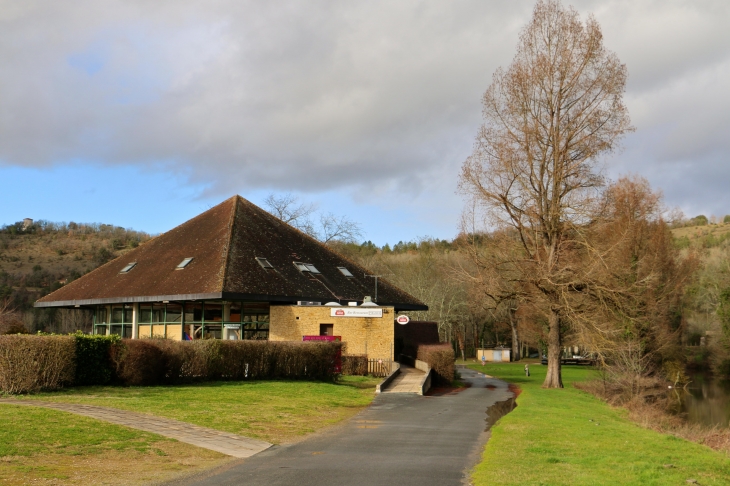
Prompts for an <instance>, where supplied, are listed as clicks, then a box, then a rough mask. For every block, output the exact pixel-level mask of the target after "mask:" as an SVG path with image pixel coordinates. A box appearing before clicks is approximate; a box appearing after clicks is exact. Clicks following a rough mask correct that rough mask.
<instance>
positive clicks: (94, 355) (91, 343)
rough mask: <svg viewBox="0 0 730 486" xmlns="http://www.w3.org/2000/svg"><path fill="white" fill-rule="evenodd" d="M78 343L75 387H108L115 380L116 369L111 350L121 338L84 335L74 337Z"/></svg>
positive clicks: (77, 334) (79, 333)
mask: <svg viewBox="0 0 730 486" xmlns="http://www.w3.org/2000/svg"><path fill="white" fill-rule="evenodd" d="M73 337H74V340H75V341H76V377H75V378H74V384H75V385H106V384H107V383H109V382H111V381H112V379H113V378H114V367H113V366H112V363H111V361H110V359H109V357H110V352H111V348H112V346H113V345H115V344H116V343H118V342H119V336H116V335H112V336H100V335H90V334H84V333H82V332H81V331H78V332H76V334H74V335H73Z"/></svg>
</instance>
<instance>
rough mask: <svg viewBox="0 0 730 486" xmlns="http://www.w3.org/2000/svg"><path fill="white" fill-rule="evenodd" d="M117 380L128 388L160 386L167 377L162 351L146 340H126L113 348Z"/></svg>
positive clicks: (112, 357) (113, 361) (112, 356)
mask: <svg viewBox="0 0 730 486" xmlns="http://www.w3.org/2000/svg"><path fill="white" fill-rule="evenodd" d="M111 360H112V363H113V364H114V367H115V370H114V371H115V372H116V376H117V378H118V379H119V380H120V382H121V383H122V384H124V385H127V386H149V385H159V384H161V383H162V381H163V379H164V377H165V369H164V366H163V364H164V358H163V353H162V350H161V349H160V347H159V346H156V343H154V342H152V341H148V340H146V339H142V340H139V339H125V340H124V341H122V342H120V343H116V344H114V345H113V346H112V348H111Z"/></svg>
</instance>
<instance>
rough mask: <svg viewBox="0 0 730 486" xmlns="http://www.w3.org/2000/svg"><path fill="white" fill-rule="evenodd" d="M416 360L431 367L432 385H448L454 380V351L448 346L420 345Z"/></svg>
mask: <svg viewBox="0 0 730 486" xmlns="http://www.w3.org/2000/svg"><path fill="white" fill-rule="evenodd" d="M416 358H417V359H420V360H421V361H425V362H426V363H428V366H430V367H431V369H432V370H433V372H434V377H433V378H434V384H439V385H450V384H451V382H452V381H453V380H454V350H453V349H452V347H451V346H450V345H449V344H422V345H420V346H418V353H417V355H416Z"/></svg>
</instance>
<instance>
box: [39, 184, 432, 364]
mask: <svg viewBox="0 0 730 486" xmlns="http://www.w3.org/2000/svg"><path fill="white" fill-rule="evenodd" d="M369 273H370V272H369V271H368V270H367V269H365V268H363V267H360V266H359V265H356V264H355V263H354V262H352V261H350V260H348V259H346V258H345V257H343V256H341V255H339V254H338V253H336V252H334V251H332V250H331V249H329V248H328V247H326V246H325V245H323V244H321V243H320V242H318V241H316V240H315V239H313V238H311V237H309V236H308V235H306V234H304V233H302V232H301V231H299V230H297V229H295V228H293V227H291V226H289V225H287V224H285V223H283V222H282V221H281V220H279V219H278V218H276V217H274V216H272V215H271V214H269V213H268V212H266V211H264V210H263V209H261V208H259V207H257V206H255V205H254V204H252V203H250V202H249V201H247V200H245V199H243V198H242V197H240V196H235V197H232V198H230V199H228V200H226V201H224V202H222V203H221V204H219V205H218V206H215V207H213V208H211V209H209V210H208V211H206V212H204V213H202V214H200V215H199V216H197V217H195V218H193V219H191V220H189V221H187V222H185V223H183V224H181V225H180V226H178V227H176V228H174V229H172V230H170V231H168V232H167V233H164V234H162V235H160V236H157V237H155V238H153V239H151V240H149V241H147V242H145V243H143V244H142V245H140V246H139V247H137V248H135V249H133V250H131V251H129V252H127V253H125V254H124V255H123V256H121V257H119V258H117V259H115V260H113V261H111V262H109V263H107V264H105V265H102V266H101V267H99V268H97V269H96V270H94V271H92V272H90V273H88V274H87V275H84V276H83V277H81V278H79V279H78V280H75V281H73V282H71V283H69V284H67V285H65V286H63V287H61V288H60V289H58V290H56V291H55V292H52V293H51V294H49V295H47V296H45V297H43V298H41V299H39V300H38V301H37V302H36V303H35V306H36V307H66V308H82V309H88V310H89V311H90V312H93V316H94V321H93V322H94V324H93V329H94V333H96V334H118V335H120V336H122V337H126V338H133V339H136V338H143V337H165V338H168V339H176V340H195V339H270V340H302V338H303V336H305V335H335V336H342V340H343V341H345V342H346V352H347V353H349V354H367V355H368V356H370V357H373V358H383V359H386V358H387V359H392V358H393V345H394V317H395V316H396V314H398V313H399V312H404V311H411V310H427V309H428V307H427V306H426V305H425V304H423V303H422V302H420V301H419V300H418V299H416V298H415V297H413V296H411V295H409V294H408V293H406V292H404V291H403V290H401V289H399V288H397V287H396V286H394V285H392V284H390V283H389V282H388V281H387V280H383V279H379V280H378V281H377V286H378V287H377V292H376V290H375V287H374V286H375V281H374V279H373V278H370V277H368V276H367V275H369ZM371 295H373V296H374V295H377V302H370V303H366V300H367V299H366V296H371ZM325 304H326V305H325Z"/></svg>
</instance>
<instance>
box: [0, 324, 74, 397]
mask: <svg viewBox="0 0 730 486" xmlns="http://www.w3.org/2000/svg"><path fill="white" fill-rule="evenodd" d="M74 357H75V345H74V338H73V337H71V336H34V335H20V334H16V335H12V336H8V335H6V336H0V390H1V391H3V392H5V393H9V394H17V393H30V392H34V391H38V390H53V389H57V388H61V387H62V386H64V385H66V384H70V383H72V382H73V379H74V373H75V359H74Z"/></svg>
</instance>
